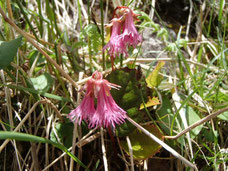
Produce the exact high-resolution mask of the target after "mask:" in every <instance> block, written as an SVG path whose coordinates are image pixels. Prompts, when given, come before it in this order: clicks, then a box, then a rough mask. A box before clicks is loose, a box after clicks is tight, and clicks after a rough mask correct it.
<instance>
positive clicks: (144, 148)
mask: <svg viewBox="0 0 228 171" xmlns="http://www.w3.org/2000/svg"><path fill="white" fill-rule="evenodd" d="M143 127H144V128H145V129H146V130H148V131H149V132H151V133H152V134H154V135H155V136H156V137H158V138H159V139H161V140H163V137H162V134H161V133H160V132H159V130H158V129H157V127H156V126H154V125H145V126H143ZM128 136H129V139H130V141H131V146H132V149H133V157H134V158H135V159H138V160H145V159H147V158H149V157H152V156H153V155H154V154H156V153H157V152H158V151H159V150H160V149H161V146H160V145H159V144H158V143H156V142H155V141H153V140H152V139H151V138H149V137H148V136H147V135H145V134H144V133H142V132H141V131H139V130H138V129H135V130H134V132H132V133H131V134H129V135H128ZM120 144H121V146H122V147H123V149H124V150H125V151H126V152H127V153H128V154H129V148H128V145H127V141H126V140H125V141H124V140H122V141H120Z"/></svg>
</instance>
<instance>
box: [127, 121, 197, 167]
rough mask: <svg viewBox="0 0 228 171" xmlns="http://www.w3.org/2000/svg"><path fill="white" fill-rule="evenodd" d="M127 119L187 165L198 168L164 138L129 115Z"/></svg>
mask: <svg viewBox="0 0 228 171" xmlns="http://www.w3.org/2000/svg"><path fill="white" fill-rule="evenodd" d="M126 119H127V120H128V121H129V122H131V123H132V124H133V125H134V126H135V127H137V128H138V129H139V130H141V131H142V132H143V133H144V134H146V135H147V136H149V137H150V138H151V139H153V140H154V141H155V142H156V143H158V144H160V145H161V146H162V147H163V148H165V149H166V150H167V151H169V152H170V153H171V154H172V155H174V156H175V157H176V158H178V159H179V160H181V161H182V162H183V163H184V164H186V165H187V166H189V167H191V168H193V169H196V166H195V165H194V164H192V163H191V162H190V161H188V160H187V159H185V158H184V157H182V156H181V155H180V154H179V153H177V152H176V151H175V150H174V149H172V148H171V147H170V146H168V145H167V144H166V143H164V142H163V141H162V140H160V139H159V138H157V137H156V136H154V135H153V134H151V133H150V132H149V131H147V130H146V129H145V128H143V127H142V126H141V125H139V124H138V123H136V122H135V121H134V120H132V119H131V118H129V117H128V116H127V118H126Z"/></svg>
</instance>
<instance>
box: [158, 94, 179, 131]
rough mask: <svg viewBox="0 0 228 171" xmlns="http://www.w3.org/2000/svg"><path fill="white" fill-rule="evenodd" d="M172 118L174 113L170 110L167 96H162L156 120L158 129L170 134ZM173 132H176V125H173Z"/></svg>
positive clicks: (170, 105) (170, 106)
mask: <svg viewBox="0 0 228 171" xmlns="http://www.w3.org/2000/svg"><path fill="white" fill-rule="evenodd" d="M173 117H174V112H173V110H172V104H171V102H170V99H169V98H168V97H167V95H164V96H162V107H161V108H160V110H158V111H157V120H158V124H159V125H160V127H161V128H162V129H163V130H164V131H165V132H166V134H168V135H169V134H170V127H171V124H172V120H173ZM174 130H177V123H176V122H175V123H174Z"/></svg>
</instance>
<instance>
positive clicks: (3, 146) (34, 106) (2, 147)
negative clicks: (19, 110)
mask: <svg viewBox="0 0 228 171" xmlns="http://www.w3.org/2000/svg"><path fill="white" fill-rule="evenodd" d="M44 102H46V100H41V101H38V102H36V103H35V104H34V105H33V106H32V108H31V109H30V110H29V112H28V113H27V114H26V116H25V117H24V118H23V120H22V121H21V122H20V123H19V124H18V126H17V127H16V128H15V129H14V130H13V132H16V131H18V130H19V129H20V128H21V127H22V125H23V124H24V122H25V121H26V120H27V119H28V118H29V116H30V115H31V114H32V112H33V111H34V110H35V108H36V106H37V105H38V104H40V103H44ZM9 141H10V140H9V139H6V140H5V141H4V142H3V143H2V145H1V146H0V153H1V152H2V150H3V149H4V148H5V146H6V145H7V144H8V142H9Z"/></svg>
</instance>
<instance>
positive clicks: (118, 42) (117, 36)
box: [103, 18, 128, 58]
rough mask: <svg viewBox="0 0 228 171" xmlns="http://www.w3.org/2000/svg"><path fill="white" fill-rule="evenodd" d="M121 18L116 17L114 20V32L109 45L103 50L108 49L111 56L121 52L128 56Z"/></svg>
mask: <svg viewBox="0 0 228 171" xmlns="http://www.w3.org/2000/svg"><path fill="white" fill-rule="evenodd" d="M121 25H122V24H121V20H120V19H118V18H114V19H113V20H112V34H111V37H110V40H109V42H108V43H107V45H105V46H104V48H103V50H105V49H108V53H109V55H110V56H111V57H114V58H115V57H116V55H117V56H118V55H119V54H124V55H125V56H127V55H128V54H127V51H126V46H125V43H124V42H123V35H122V34H121V27H122V26H121Z"/></svg>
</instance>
